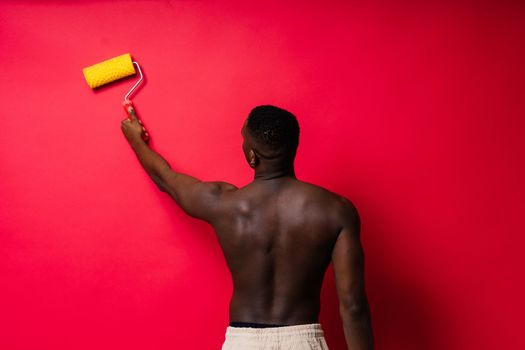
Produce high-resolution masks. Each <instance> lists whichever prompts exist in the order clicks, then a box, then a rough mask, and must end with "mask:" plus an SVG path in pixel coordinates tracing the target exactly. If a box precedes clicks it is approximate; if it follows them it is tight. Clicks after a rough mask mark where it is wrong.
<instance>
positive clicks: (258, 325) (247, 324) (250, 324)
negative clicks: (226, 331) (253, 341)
mask: <svg viewBox="0 0 525 350" xmlns="http://www.w3.org/2000/svg"><path fill="white" fill-rule="evenodd" d="M286 326H289V325H287V324H270V323H254V322H230V327H245V328H246V327H249V328H269V327H286Z"/></svg>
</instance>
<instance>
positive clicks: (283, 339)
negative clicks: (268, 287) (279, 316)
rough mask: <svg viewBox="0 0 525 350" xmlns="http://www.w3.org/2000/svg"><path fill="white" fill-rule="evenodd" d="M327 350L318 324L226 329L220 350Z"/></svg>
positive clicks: (229, 327)
mask: <svg viewBox="0 0 525 350" xmlns="http://www.w3.org/2000/svg"><path fill="white" fill-rule="evenodd" d="M303 349H304V350H328V345H327V344H326V340H325V338H324V332H323V330H322V328H321V324H320V323H311V324H301V325H295V326H284V327H268V328H250V327H246V328H245V327H231V326H228V328H226V339H225V341H224V344H223V345H222V350H303Z"/></svg>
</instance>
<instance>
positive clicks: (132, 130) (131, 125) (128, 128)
mask: <svg viewBox="0 0 525 350" xmlns="http://www.w3.org/2000/svg"><path fill="white" fill-rule="evenodd" d="M128 114H129V118H126V119H124V120H123V121H122V122H121V123H120V128H121V129H122V132H123V133H124V136H126V139H127V140H128V142H134V141H136V140H144V141H145V142H148V140H149V134H148V132H147V131H146V128H145V127H144V126H143V125H142V122H141V121H140V120H139V119H138V118H137V115H136V114H135V110H134V109H133V107H129V108H128Z"/></svg>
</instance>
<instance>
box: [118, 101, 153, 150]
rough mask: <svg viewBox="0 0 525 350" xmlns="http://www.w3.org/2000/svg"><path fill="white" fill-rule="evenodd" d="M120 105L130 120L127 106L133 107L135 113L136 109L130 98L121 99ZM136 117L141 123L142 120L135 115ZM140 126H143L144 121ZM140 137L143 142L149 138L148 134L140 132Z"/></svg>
mask: <svg viewBox="0 0 525 350" xmlns="http://www.w3.org/2000/svg"><path fill="white" fill-rule="evenodd" d="M122 106H123V107H124V111H125V112H126V115H127V116H128V119H129V120H131V116H130V115H129V112H128V109H129V107H131V108H133V110H134V111H135V115H137V110H136V109H135V106H134V105H133V102H132V101H131V100H124V101H122ZM137 119H138V120H140V122H141V123H142V120H141V119H140V118H139V116H138V115H137ZM142 126H144V123H142ZM142 139H143V140H144V141H145V142H147V141H148V140H149V134H148V135H145V134H142Z"/></svg>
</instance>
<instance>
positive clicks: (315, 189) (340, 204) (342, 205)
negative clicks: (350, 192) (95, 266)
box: [301, 181, 358, 219]
mask: <svg viewBox="0 0 525 350" xmlns="http://www.w3.org/2000/svg"><path fill="white" fill-rule="evenodd" d="M301 186H304V189H305V191H307V192H308V194H309V195H311V196H312V200H314V201H318V202H319V203H320V204H321V205H323V206H324V207H325V208H326V209H328V210H330V211H332V212H333V213H334V214H336V215H337V216H339V217H341V218H344V219H347V218H353V217H355V216H357V215H358V213H357V208H356V206H355V205H354V203H353V202H352V201H351V200H350V199H348V198H347V197H345V196H343V195H341V194H339V193H336V192H334V191H331V190H329V189H327V188H325V187H322V186H319V185H316V184H312V183H309V182H305V181H301Z"/></svg>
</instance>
